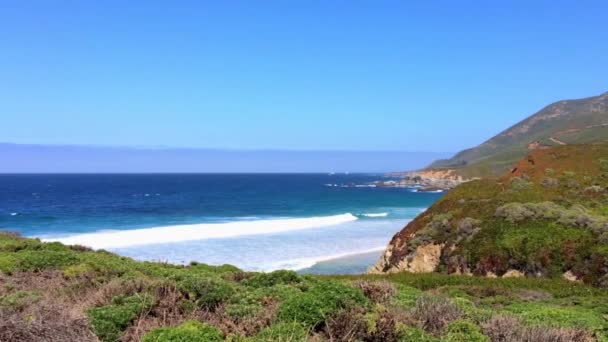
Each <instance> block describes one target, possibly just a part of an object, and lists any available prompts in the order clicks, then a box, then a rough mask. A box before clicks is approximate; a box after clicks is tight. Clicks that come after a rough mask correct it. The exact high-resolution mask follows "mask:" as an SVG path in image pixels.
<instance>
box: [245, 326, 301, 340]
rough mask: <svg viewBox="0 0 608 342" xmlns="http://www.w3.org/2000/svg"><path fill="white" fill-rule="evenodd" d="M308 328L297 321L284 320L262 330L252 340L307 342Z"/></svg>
mask: <svg viewBox="0 0 608 342" xmlns="http://www.w3.org/2000/svg"><path fill="white" fill-rule="evenodd" d="M307 340H308V330H307V329H306V328H305V327H304V326H303V325H302V324H300V323H297V322H282V323H277V324H273V325H272V326H270V327H268V328H265V329H263V330H262V331H260V332H259V333H258V334H257V335H256V336H255V337H254V338H252V339H251V341H252V342H305V341H307Z"/></svg>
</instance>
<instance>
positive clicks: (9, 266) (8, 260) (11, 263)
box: [0, 252, 17, 274]
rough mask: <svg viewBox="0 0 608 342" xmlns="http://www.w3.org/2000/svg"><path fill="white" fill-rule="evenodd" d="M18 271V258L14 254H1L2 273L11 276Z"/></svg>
mask: <svg viewBox="0 0 608 342" xmlns="http://www.w3.org/2000/svg"><path fill="white" fill-rule="evenodd" d="M15 271H17V258H16V257H15V255H14V254H9V253H2V252H0V272H2V273H6V274H11V273H13V272H15Z"/></svg>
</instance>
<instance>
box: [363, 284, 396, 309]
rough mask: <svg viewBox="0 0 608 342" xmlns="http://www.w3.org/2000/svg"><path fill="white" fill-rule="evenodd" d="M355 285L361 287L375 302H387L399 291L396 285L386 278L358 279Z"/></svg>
mask: <svg viewBox="0 0 608 342" xmlns="http://www.w3.org/2000/svg"><path fill="white" fill-rule="evenodd" d="M353 285H354V286H355V287H356V288H359V289H361V291H363V294H364V295H365V296H366V297H367V298H369V299H370V300H371V301H372V302H374V303H387V302H388V301H389V300H390V299H391V298H392V297H393V296H395V294H396V293H397V289H396V288H395V285H393V284H392V283H391V282H389V281H386V280H382V281H369V280H357V281H354V282H353Z"/></svg>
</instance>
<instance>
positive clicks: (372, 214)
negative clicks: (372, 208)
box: [362, 213, 388, 217]
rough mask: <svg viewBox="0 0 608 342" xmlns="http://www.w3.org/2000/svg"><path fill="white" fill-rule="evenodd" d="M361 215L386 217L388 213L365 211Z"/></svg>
mask: <svg viewBox="0 0 608 342" xmlns="http://www.w3.org/2000/svg"><path fill="white" fill-rule="evenodd" d="M362 215H363V216H365V217H387V216H388V213H366V214H362Z"/></svg>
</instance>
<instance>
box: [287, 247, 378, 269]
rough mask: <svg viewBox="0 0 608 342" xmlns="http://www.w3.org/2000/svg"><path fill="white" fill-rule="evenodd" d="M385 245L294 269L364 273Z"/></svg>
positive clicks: (374, 261)
mask: <svg viewBox="0 0 608 342" xmlns="http://www.w3.org/2000/svg"><path fill="white" fill-rule="evenodd" d="M385 249H386V247H382V248H378V249H374V250H368V251H362V252H356V253H352V254H348V255H343V256H338V257H334V258H329V259H327V260H321V261H318V262H316V263H315V264H313V265H312V266H310V267H307V268H302V269H299V270H295V271H296V272H298V273H300V274H321V275H341V274H364V273H366V272H367V269H368V268H370V267H371V266H373V265H374V264H375V263H376V262H377V261H378V259H379V258H380V257H381V256H382V253H384V250H385Z"/></svg>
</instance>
